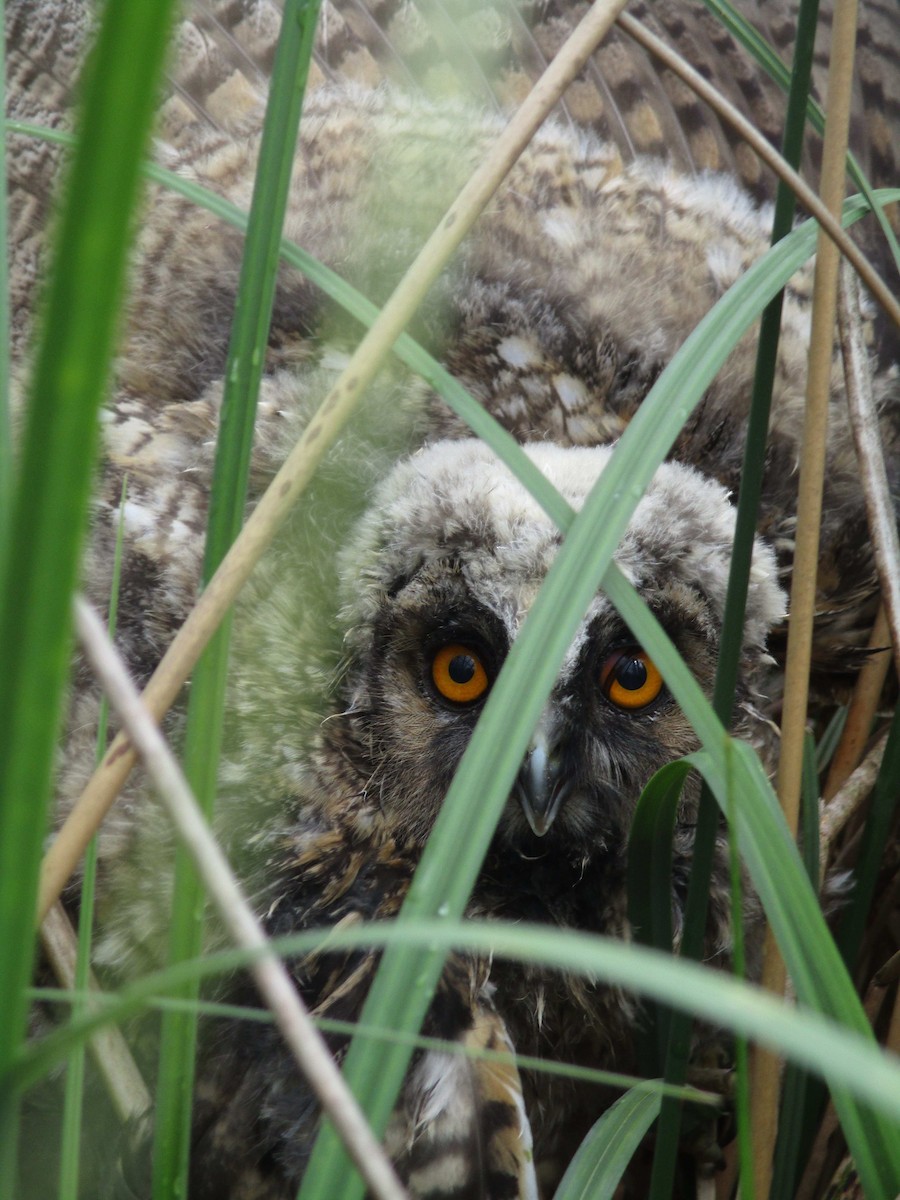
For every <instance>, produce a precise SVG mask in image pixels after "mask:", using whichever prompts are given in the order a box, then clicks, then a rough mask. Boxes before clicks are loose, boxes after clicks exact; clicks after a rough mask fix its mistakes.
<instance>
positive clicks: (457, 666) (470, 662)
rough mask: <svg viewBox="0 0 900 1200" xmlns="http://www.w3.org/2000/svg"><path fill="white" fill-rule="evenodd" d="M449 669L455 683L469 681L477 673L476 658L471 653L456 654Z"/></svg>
mask: <svg viewBox="0 0 900 1200" xmlns="http://www.w3.org/2000/svg"><path fill="white" fill-rule="evenodd" d="M447 670H448V671H449V673H450V678H451V679H452V680H453V682H454V683H469V681H470V680H471V678H472V676H473V675H474V674H475V659H474V658H472V656H471V654H455V655H454V656H453V658H451V659H450V666H449V667H448V668H447Z"/></svg>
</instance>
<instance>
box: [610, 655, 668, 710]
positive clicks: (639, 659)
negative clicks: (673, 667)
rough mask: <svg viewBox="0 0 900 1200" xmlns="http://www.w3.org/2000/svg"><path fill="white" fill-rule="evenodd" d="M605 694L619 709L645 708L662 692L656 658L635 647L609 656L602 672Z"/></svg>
mask: <svg viewBox="0 0 900 1200" xmlns="http://www.w3.org/2000/svg"><path fill="white" fill-rule="evenodd" d="M600 686H601V687H602V688H603V694H604V695H605V696H606V698H607V699H608V700H611V701H612V703H613V704H615V705H616V707H617V708H626V709H630V710H632V711H634V710H635V709H639V708H646V707H647V705H648V704H650V703H651V701H653V700H655V699H656V697H657V696H658V695H659V693H660V692H661V691H662V686H663V680H662V675H660V673H659V671H658V670H657V669H656V666H655V665H654V663H653V660H652V659H651V658H650V656H649V655H647V654H645V653H644V651H643V650H640V649H638V648H637V647H635V648H634V649H633V650H632V649H627V650H616V651H614V652H613V653H612V654H610V655H608V656H607V659H606V661H605V662H604V664H603V667H602V669H601V671H600Z"/></svg>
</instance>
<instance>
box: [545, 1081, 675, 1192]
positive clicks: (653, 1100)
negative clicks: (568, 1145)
mask: <svg viewBox="0 0 900 1200" xmlns="http://www.w3.org/2000/svg"><path fill="white" fill-rule="evenodd" d="M659 1105H660V1096H659V1093H658V1092H655V1091H649V1090H647V1089H646V1088H643V1087H641V1088H633V1089H632V1090H631V1091H630V1092H626V1093H625V1095H624V1096H622V1097H620V1099H618V1100H617V1101H616V1102H615V1104H613V1105H612V1107H611V1108H608V1109H607V1110H606V1112H605V1113H604V1114H603V1116H602V1117H601V1118H600V1120H599V1121H597V1123H596V1124H595V1125H594V1126H593V1127H592V1128H591V1131H590V1133H588V1135H587V1137H586V1138H585V1139H584V1141H583V1142H582V1143H581V1145H580V1146H579V1147H578V1152H577V1154H576V1155H575V1157H574V1158H573V1159H572V1161H571V1163H570V1164H569V1167H568V1170H567V1171H566V1173H565V1175H564V1176H563V1178H562V1182H561V1183H560V1185H559V1188H558V1189H557V1191H556V1194H555V1196H554V1200H613V1196H614V1195H615V1193H616V1188H617V1187H618V1186H619V1184H620V1183H621V1181H622V1176H623V1175H624V1174H625V1171H626V1169H627V1167H628V1164H629V1163H630V1162H631V1159H632V1157H633V1155H634V1152H635V1151H636V1150H637V1148H638V1146H639V1145H640V1144H641V1142H642V1141H643V1139H644V1137H645V1136H646V1134H647V1131H648V1130H649V1128H650V1126H651V1125H652V1124H653V1122H654V1121H655V1120H656V1117H657V1115H658V1113H659Z"/></svg>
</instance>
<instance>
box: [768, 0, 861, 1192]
mask: <svg viewBox="0 0 900 1200" xmlns="http://www.w3.org/2000/svg"><path fill="white" fill-rule="evenodd" d="M856 18H857V3H856V0H837V3H836V4H835V10H834V20H833V25H832V38H831V62H830V64H829V72H828V111H827V117H826V123H825V139H824V145H823V154H822V181H821V188H820V192H821V197H822V200H823V202H824V204H825V206H826V207H827V208H828V209H829V211H830V212H831V213H832V214H834V215H835V216H836V215H837V214H838V213H839V212H840V210H841V206H842V203H843V199H844V188H845V184H844V165H845V161H846V156H847V142H848V131H849V124H850V103H851V96H852V88H853V62H854V51H855V47H856ZM839 270H840V252H839V251H838V249H837V247H836V246H835V244H834V243H833V242H832V241H831V240H830V239H829V238H828V237H827V235H826V234H825V233H824V232H823V231H821V230H820V231H819V239H818V245H817V257H816V270H815V280H814V288H813V311H812V329H811V333H810V354H809V374H808V377H807V388H806V409H805V416H804V428H803V441H802V450H801V461H800V482H799V495H798V504H797V536H796V544H795V549H794V564H793V574H792V580H791V601H790V613H791V619H790V626H789V631H788V645H787V661H786V666H785V681H784V709H783V718H782V739H781V754H780V758H779V763H778V777H777V790H778V797H779V800H780V802H781V806H782V810H783V812H784V815H785V820H786V822H787V825H788V828H789V829H790V830H791V833H792V834H793V835H796V831H797V820H798V814H799V808H800V783H801V776H802V769H803V741H804V736H805V733H806V705H807V695H808V690H809V672H810V663H811V657H812V628H813V620H814V616H815V607H816V578H817V568H818V557H819V525H820V521H821V512H822V485H823V480H824V475H825V454H826V439H827V433H828V400H829V395H830V390H831V366H832V353H833V343H834V325H835V312H836V308H837V292H838V274H839ZM785 982H786V972H785V967H784V962H783V960H782V958H781V954H780V953H779V950H778V946H777V944H776V942H775V939H774V937H773V936H772V932H771V928H770V929H768V930H767V934H766V947H765V952H764V959H763V975H762V983H763V986H764V987H767V988H768V989H769V990H770V991H772V992H775V993H776V994H778V995H783V994H784V991H785ZM752 1072H753V1074H752V1079H753V1087H752V1095H751V1126H752V1138H753V1159H754V1162H753V1167H754V1178H755V1181H756V1187H757V1195H758V1196H759V1197H760V1198H762V1200H764V1198H765V1197H767V1196H768V1195H769V1192H770V1189H771V1183H772V1155H773V1151H774V1148H775V1139H776V1136H777V1131H778V1097H779V1088H780V1082H781V1062H780V1060H779V1059H778V1058H776V1057H774V1056H773V1055H771V1054H769V1053H767V1052H765V1051H763V1050H761V1049H760V1048H759V1047H755V1048H754V1054H753V1066H752Z"/></svg>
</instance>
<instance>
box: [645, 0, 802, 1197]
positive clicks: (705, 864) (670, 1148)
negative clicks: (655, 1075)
mask: <svg viewBox="0 0 900 1200" xmlns="http://www.w3.org/2000/svg"><path fill="white" fill-rule="evenodd" d="M817 13H818V0H802V3H801V5H800V9H799V13H798V17H797V40H796V46H797V48H796V51H795V55H794V63H793V66H792V69H791V77H790V90H789V94H788V104H787V113H786V115H785V129H784V138H783V144H782V154H783V155H784V157H785V159H786V160H787V162H788V163H789V164H790V165H791V166H792V167H794V168H795V169H796V167H797V166H798V164H799V161H800V155H801V151H802V146H803V133H804V128H805V118H806V103H807V96H808V93H809V80H810V72H811V68H812V53H813V42H814V36H813V35H814V32H815V20H816V16H817ZM795 209H796V201H795V197H794V193H793V192H792V191H791V190H790V188H788V187H787V186H786V185H785V184H784V183H783V182H782V181H781V180H779V183H778V189H777V193H776V199H775V213H774V216H773V220H772V238H771V241H772V244H773V245H774V244H775V243H776V242H779V241H781V239H782V238H783V237H785V236H786V235H787V234H788V233H789V232H790V229H791V226H792V224H793V220H794V213H795ZM783 298H784V293H783V291H780V292H779V293H778V295H777V296H775V297H774V298H773V299H772V300H771V301H770V302H769V304H767V305H766V308H765V310H764V312H763V314H762V318H761V320H760V329H759V345H758V349H757V356H756V368H755V371H754V377H753V391H752V395H751V400H750V415H749V418H748V421H747V437H746V444H745V447H744V459H743V465H742V468H741V482H740V488H739V491H738V503H737V517H736V521H735V530H734V547H733V551H732V558H731V566H730V568H729V573H728V589H727V592H726V597H725V614H724V618H723V621H722V637H721V641H720V646H719V661H718V663H717V664H716V679H715V686H714V689H713V707H714V708H715V710H716V712H717V713H718V716H719V719H720V720H721V721H722V722H723V724H725V725H730V723H731V716H732V708H733V705H734V695H735V689H736V685H737V676H738V667H739V663H740V656H741V647H742V645H743V631H744V613H745V608H746V597H747V589H748V586H749V582H750V567H751V560H752V555H753V543H754V539H755V535H756V523H757V514H758V512H759V503H760V498H761V495H762V485H763V476H764V471H765V461H766V442H767V439H768V431H769V414H770V410H771V406H772V389H773V384H774V381H775V369H776V363H777V359H778V342H779V336H780V330H781V311H782V307H783ZM718 830H719V812H718V809H717V807H716V804H715V802H714V800H713V799H712V797H711V796H710V794H709V790H708V788H707V787H706V786H705V785H704V786H703V788H702V791H701V796H700V805H699V809H698V813H697V829H696V833H695V836H694V848H695V849H694V861H693V865H692V868H691V879H690V883H689V886H688V895H687V901H686V903H685V918H684V935H683V939H682V949H681V952H682V954H687V955H689V956H691V957H692V958H699V957H700V956H701V955H702V953H703V946H704V942H705V937H706V912H707V907H708V897H709V880H710V873H711V871H712V862H713V853H714V849H715V840H716V837H717V836H718ZM690 1024H691V1022H690V1018H689V1017H688V1016H686V1015H683V1014H675V1015H674V1016H673V1019H672V1021H671V1023H670V1034H669V1036H670V1039H671V1043H670V1047H669V1052H668V1054H667V1056H666V1063H665V1071H664V1075H665V1078H666V1079H667V1080H669V1081H670V1082H671V1081H675V1080H677V1081H683V1080H684V1078H685V1074H686V1071H687V1056H688V1054H689V1052H690V1044H691V1037H690V1027H689V1026H690ZM680 1127H681V1110H680V1108H679V1107H678V1106H676V1105H674V1104H673V1103H671V1102H669V1101H667V1102H665V1103H664V1104H663V1108H662V1112H661V1114H660V1119H659V1123H658V1125H657V1137H656V1147H655V1150H654V1161H653V1173H652V1177H651V1183H650V1197H651V1200H666V1198H667V1197H668V1196H670V1195H671V1192H672V1185H673V1181H674V1176H675V1166H676V1160H677V1153H678V1142H679V1136H680Z"/></svg>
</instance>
